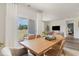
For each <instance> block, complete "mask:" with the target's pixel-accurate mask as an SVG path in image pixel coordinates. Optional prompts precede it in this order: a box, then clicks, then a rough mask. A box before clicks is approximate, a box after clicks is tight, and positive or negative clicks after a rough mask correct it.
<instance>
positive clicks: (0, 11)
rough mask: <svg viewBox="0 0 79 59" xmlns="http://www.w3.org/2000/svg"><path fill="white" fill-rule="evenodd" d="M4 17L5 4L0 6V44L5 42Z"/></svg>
mask: <svg viewBox="0 0 79 59" xmlns="http://www.w3.org/2000/svg"><path fill="white" fill-rule="evenodd" d="M5 15H6V4H0V42H2V43H3V42H4V40H5Z"/></svg>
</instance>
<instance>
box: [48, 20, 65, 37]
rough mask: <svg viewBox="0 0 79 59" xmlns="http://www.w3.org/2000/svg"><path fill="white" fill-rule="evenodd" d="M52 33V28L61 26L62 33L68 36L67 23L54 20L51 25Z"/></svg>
mask: <svg viewBox="0 0 79 59" xmlns="http://www.w3.org/2000/svg"><path fill="white" fill-rule="evenodd" d="M49 24H50V25H49V26H50V31H52V26H60V32H64V35H65V36H66V23H65V20H53V21H51V22H50V23H49Z"/></svg>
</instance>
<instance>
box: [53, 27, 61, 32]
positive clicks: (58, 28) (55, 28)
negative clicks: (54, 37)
mask: <svg viewBox="0 0 79 59" xmlns="http://www.w3.org/2000/svg"><path fill="white" fill-rule="evenodd" d="M52 30H58V31H59V30H60V26H52Z"/></svg>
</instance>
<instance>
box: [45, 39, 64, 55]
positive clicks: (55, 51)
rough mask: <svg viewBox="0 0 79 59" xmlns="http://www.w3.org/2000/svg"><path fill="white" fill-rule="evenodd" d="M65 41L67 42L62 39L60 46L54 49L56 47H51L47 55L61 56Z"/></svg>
mask: <svg viewBox="0 0 79 59" xmlns="http://www.w3.org/2000/svg"><path fill="white" fill-rule="evenodd" d="M64 42H65V40H62V41H61V44H60V45H59V48H55V49H53V48H54V47H53V48H51V49H49V50H48V51H47V52H45V55H47V56H60V55H61V54H62V52H63V46H64Z"/></svg>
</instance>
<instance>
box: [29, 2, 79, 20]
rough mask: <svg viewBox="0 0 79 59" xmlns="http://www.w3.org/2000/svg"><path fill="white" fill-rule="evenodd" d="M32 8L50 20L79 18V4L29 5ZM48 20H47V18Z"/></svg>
mask: <svg viewBox="0 0 79 59" xmlns="http://www.w3.org/2000/svg"><path fill="white" fill-rule="evenodd" d="M28 5H30V7H32V8H34V9H36V10H40V11H43V13H44V16H47V19H49V18H50V19H49V20H57V19H67V18H73V17H77V16H79V3H28ZM45 19H46V18H45Z"/></svg>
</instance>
